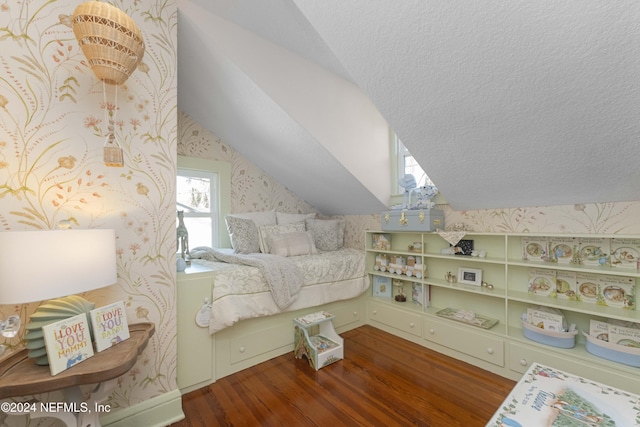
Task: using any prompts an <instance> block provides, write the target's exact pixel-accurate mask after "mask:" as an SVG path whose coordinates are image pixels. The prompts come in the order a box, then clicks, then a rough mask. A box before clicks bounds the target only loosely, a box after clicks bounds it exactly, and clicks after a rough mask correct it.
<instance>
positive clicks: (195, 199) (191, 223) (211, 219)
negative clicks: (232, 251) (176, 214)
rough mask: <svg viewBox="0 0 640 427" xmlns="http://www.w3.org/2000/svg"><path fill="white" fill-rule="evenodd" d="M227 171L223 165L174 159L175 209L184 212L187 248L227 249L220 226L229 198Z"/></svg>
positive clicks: (227, 241) (228, 166)
mask: <svg viewBox="0 0 640 427" xmlns="http://www.w3.org/2000/svg"><path fill="white" fill-rule="evenodd" d="M230 170H231V167H230V165H229V164H228V163H225V162H216V161H212V160H205V159H196V158H188V157H181V156H179V157H178V173H177V178H176V209H177V210H179V211H183V212H184V225H185V227H187V231H188V232H189V247H190V248H195V247H196V246H209V247H214V248H219V247H230V244H229V236H228V234H227V232H226V226H225V223H224V217H225V215H226V214H227V213H228V212H229V205H230V197H231V196H230V190H229V187H230V175H231V174H230ZM176 221H177V219H176ZM176 224H177V223H176Z"/></svg>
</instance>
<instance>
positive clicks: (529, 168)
mask: <svg viewBox="0 0 640 427" xmlns="http://www.w3.org/2000/svg"><path fill="white" fill-rule="evenodd" d="M178 3H179V8H181V7H183V6H184V5H188V4H191V3H200V5H201V6H202V7H203V8H206V9H208V10H210V11H211V13H215V14H216V15H218V16H221V17H222V18H224V19H225V20H229V21H231V22H234V23H235V24H236V25H238V26H240V27H243V28H245V29H247V30H249V31H251V32H253V33H255V34H256V35H258V36H259V37H261V38H264V39H266V40H268V41H269V42H271V43H274V44H277V45H279V46H282V47H283V48H284V49H287V50H288V51H290V52H292V53H294V54H295V55H298V56H300V57H302V58H304V59H305V60H308V61H312V62H314V63H316V64H318V65H319V66H321V67H323V68H324V69H326V70H328V71H329V72H331V73H334V74H336V75H337V76H340V77H342V78H344V79H346V80H349V81H352V82H354V83H355V84H356V85H357V86H358V87H359V88H360V89H361V90H362V91H363V92H364V93H365V94H366V95H367V96H368V97H369V98H370V99H371V101H372V102H373V104H374V105H375V106H376V107H377V108H378V110H379V111H380V113H381V114H382V115H383V116H384V117H385V119H386V120H387V121H388V123H389V124H390V125H391V126H392V127H393V128H394V130H395V131H396V132H397V133H398V135H399V136H400V138H401V139H402V140H403V142H404V143H405V145H406V146H407V147H408V148H409V150H410V151H411V152H412V154H413V155H414V156H415V157H416V159H417V160H418V161H419V163H420V164H421V166H422V167H423V168H424V169H425V170H426V171H427V173H428V174H429V176H430V177H431V178H432V180H433V181H434V183H435V184H436V185H437V186H438V188H439V189H440V191H441V192H442V193H443V195H444V196H445V197H446V199H447V200H448V201H449V203H450V204H451V206H452V207H453V208H454V209H479V208H501V207H526V206H540V205H560V204H571V203H588V202H614V201H629V200H640V185H639V184H638V183H639V182H640V168H638V166H637V164H638V160H639V159H640V144H638V139H639V138H638V137H639V136H640V135H639V134H640V120H639V119H640V92H639V91H640V87H639V86H640V24H639V23H640V3H638V2H635V1H624V0H619V1H616V2H600V1H583V0H574V1H568V0H567V1H562V2H558V1H552V0H546V1H543V0H536V1H525V2H505V1H504V0H493V1H489V0H482V1H465V2H432V1H424V0H414V1H408V0H407V1H403V2H392V1H389V0H384V1H383V0H349V1H347V2H344V1H338V0H323V1H321V2H308V1H298V0H288V1H287V0H279V1H274V2H254V1H250V0H238V1H231V0H226V1H213V2H210V1H205V0H199V1H195V2H189V1H179V2H178ZM267 3H268V5H267ZM180 24H181V25H179V33H178V37H179V42H180V41H181V38H182V35H183V32H185V31H186V29H185V28H184V25H182V24H183V22H181V23H180ZM190 31H191V30H190ZM199 31H200V33H199V34H198V36H199V37H201V38H203V42H202V43H203V44H205V45H207V44H208V43H211V44H214V43H215V42H214V41H213V40H211V39H210V38H209V39H207V36H206V34H207V31H208V29H207V28H206V27H203V28H200V29H199ZM183 44H184V43H183ZM179 53H180V54H179V60H180V63H181V64H182V63H188V64H190V65H189V66H188V67H187V66H186V65H185V66H184V70H183V69H181V70H180V74H179V86H178V92H179V103H180V107H181V108H182V109H183V110H185V111H186V112H187V113H188V114H190V111H193V110H195V109H197V108H199V107H201V105H198V104H197V103H198V101H197V97H193V99H191V96H190V97H189V98H188V99H186V98H184V97H182V96H181V95H182V93H183V90H185V91H187V93H190V94H193V93H194V91H196V90H195V89H193V88H192V89H191V90H189V89H188V88H186V87H185V86H189V85H195V82H196V81H198V80H195V81H192V79H193V78H194V77H196V73H197V71H196V70H195V68H197V67H195V66H193V65H191V64H201V65H202V64H206V63H207V62H208V61H209V60H208V59H207V56H206V55H207V52H204V53H203V52H199V53H198V55H197V56H196V55H192V53H193V54H195V51H194V52H188V51H187V52H185V51H184V49H182V47H181V49H180V50H179ZM204 68H207V67H204ZM198 72H199V71H198ZM197 77H198V78H202V77H203V76H197ZM229 77H230V76H229ZM200 81H201V80H200ZM245 83H246V82H245ZM221 84H222V85H226V83H221ZM256 91H259V88H256ZM192 102H194V103H196V104H195V105H192ZM265 103H267V102H266V100H265ZM277 107H278V106H277V105H272V106H271V108H277ZM229 108H232V106H231V105H230V106H229ZM265 108H268V106H265ZM210 113H211V114H212V112H207V113H202V116H201V117H194V118H195V119H196V120H198V121H200V122H201V123H202V124H203V125H205V126H206V125H207V123H208V121H214V120H218V118H216V117H214V116H212V115H211V114H210ZM227 114H242V112H241V111H240V112H236V113H232V112H227ZM203 116H204V117H203ZM283 120H284V118H283ZM281 130H283V131H287V129H281ZM292 130H293V129H288V131H292ZM296 130H297V132H298V133H300V129H296ZM294 133H295V132H294ZM302 133H304V132H302ZM220 136H221V137H222V138H223V139H226V138H225V136H224V135H220ZM273 137H276V135H273ZM303 139H304V138H303ZM307 139H308V140H309V141H307V142H309V143H310V144H311V143H313V144H317V143H318V141H317V140H314V138H307ZM363 161H366V159H365V158H363ZM338 163H340V162H338ZM327 166H329V165H327ZM347 169H349V170H350V169H351V168H350V167H349V168H347ZM265 170H267V169H265ZM334 170H340V166H338V167H337V169H327V170H326V171H325V172H326V173H325V175H326V176H327V177H329V176H331V175H332V171H334ZM267 172H269V173H272V172H271V171H270V170H267ZM343 172H344V170H343ZM372 173H375V172H372ZM274 177H276V179H278V177H277V176H275V175H274ZM291 180H292V177H291V176H288V177H287V176H284V177H282V183H283V184H284V185H286V186H288V187H290V183H291ZM358 180H359V181H361V180H360V179H359V178H358ZM357 187H358V185H357V184H355V185H354V186H353V187H352V188H350V189H349V190H348V191H358V189H357ZM290 188H291V187H290ZM345 191H347V190H345ZM296 192H297V191H296ZM303 193H304V192H303ZM365 193H366V191H365ZM302 197H303V198H305V199H307V200H308V199H309V198H308V197H305V196H304V194H303V196H302ZM347 199H348V197H343V195H342V192H341V191H340V190H339V189H336V194H335V197H334V200H335V201H336V203H341V202H342V201H343V200H344V201H345V203H346V204H345V206H346V208H345V209H346V210H347V211H349V212H345V213H363V211H364V210H361V211H360V212H356V211H355V210H354V208H353V205H351V204H350V203H349V202H348V201H347ZM378 199H379V198H378ZM312 203H313V202H312ZM317 207H318V209H320V210H321V211H323V206H321V205H320V206H317ZM369 208H371V209H366V210H372V211H375V210H376V209H377V206H376V203H372V204H371V205H370V206H369Z"/></svg>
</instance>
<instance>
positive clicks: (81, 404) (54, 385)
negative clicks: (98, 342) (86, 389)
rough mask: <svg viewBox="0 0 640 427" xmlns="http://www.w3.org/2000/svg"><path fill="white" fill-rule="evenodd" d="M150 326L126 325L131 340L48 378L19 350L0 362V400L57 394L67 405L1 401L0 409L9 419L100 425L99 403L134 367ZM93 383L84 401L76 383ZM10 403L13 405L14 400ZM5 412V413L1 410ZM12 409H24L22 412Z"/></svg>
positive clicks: (42, 368)
mask: <svg viewBox="0 0 640 427" xmlns="http://www.w3.org/2000/svg"><path fill="white" fill-rule="evenodd" d="M154 332H155V326H154V325H153V323H136V324H132V325H129V334H130V338H129V339H128V340H125V341H123V342H121V343H119V344H117V345H115V346H113V347H111V348H109V349H107V350H104V351H101V352H100V353H95V355H94V356H93V357H91V358H89V359H87V360H85V361H83V362H81V363H78V364H77V365H75V366H73V367H72V368H70V369H67V370H65V371H63V372H60V373H59V374H57V375H55V376H52V375H51V373H50V372H49V367H48V366H39V365H36V364H35V362H34V360H33V359H30V358H29V357H27V350H26V349H24V350H21V351H19V352H17V353H14V354H12V355H10V356H9V357H7V358H6V359H4V360H2V361H0V399H7V398H11V397H18V396H31V395H36V394H40V393H47V392H51V391H56V390H61V391H62V393H63V394H64V397H65V399H66V402H53V403H54V405H53V406H50V405H51V403H46V402H39V401H35V400H30V401H29V402H31V403H32V404H30V405H18V404H16V405H13V407H11V406H5V405H7V404H9V405H11V404H12V402H9V401H6V400H3V401H2V404H1V405H2V410H3V412H6V413H7V414H9V415H21V414H28V415H29V416H30V417H31V418H42V417H52V418H58V419H60V420H62V421H63V422H64V423H65V424H66V425H67V426H69V427H71V426H74V427H80V426H83V427H88V426H91V427H99V426H100V420H99V415H100V412H101V411H100V408H103V409H104V408H105V405H100V402H102V401H104V400H105V399H106V398H107V397H108V395H109V393H110V392H111V390H113V389H114V388H115V386H116V383H117V378H118V377H120V376H121V375H123V374H124V373H126V372H127V371H128V370H129V369H131V368H132V367H133V365H135V363H136V361H137V359H138V356H139V355H140V353H142V350H144V348H145V347H146V346H147V343H148V342H149V338H150V337H151V336H152V335H153V334H154ZM87 384H97V386H96V388H95V389H94V390H93V391H92V392H91V394H90V395H89V396H88V397H83V396H82V392H81V390H80V386H81V385H87ZM13 403H15V402H13ZM5 408H7V409H10V411H5V410H4V409H5ZM17 409H23V411H22V412H19V411H17Z"/></svg>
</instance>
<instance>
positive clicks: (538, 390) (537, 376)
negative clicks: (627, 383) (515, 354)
mask: <svg viewBox="0 0 640 427" xmlns="http://www.w3.org/2000/svg"><path fill="white" fill-rule="evenodd" d="M639 421H640V396H637V395H635V394H632V393H629V392H626V391H623V390H620V389H616V388H613V387H609V386H607V385H605V384H601V383H597V382H595V381H591V380H589V379H587V378H581V377H578V376H576V375H572V374H570V373H568V372H563V371H560V370H558V369H554V368H550V367H548V366H544V365H540V364H538V363H534V364H532V365H531V367H530V368H529V370H527V372H526V373H525V374H524V375H523V377H522V379H520V381H519V382H518V383H517V384H516V386H515V387H514V389H513V390H512V391H511V393H510V394H509V396H507V398H506V399H505V401H504V402H503V403H502V405H501V406H500V408H499V409H498V411H497V412H496V413H495V414H494V416H493V418H491V420H490V421H489V422H488V423H487V426H488V427H498V426H511V427H517V426H522V427H527V426H556V427H560V426H575V427H577V426H585V427H586V426H590V427H596V426H637V425H638V422H639Z"/></svg>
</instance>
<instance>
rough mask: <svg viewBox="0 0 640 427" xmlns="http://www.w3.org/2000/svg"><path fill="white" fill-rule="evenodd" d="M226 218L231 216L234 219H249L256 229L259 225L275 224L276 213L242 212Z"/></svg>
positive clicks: (272, 211)
mask: <svg viewBox="0 0 640 427" xmlns="http://www.w3.org/2000/svg"><path fill="white" fill-rule="evenodd" d="M228 216H233V217H236V218H243V219H251V220H253V222H255V223H256V227H260V226H261V225H275V224H276V223H277V222H276V211H275V209H274V210H270V211H265V212H242V213H234V214H229V215H228Z"/></svg>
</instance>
